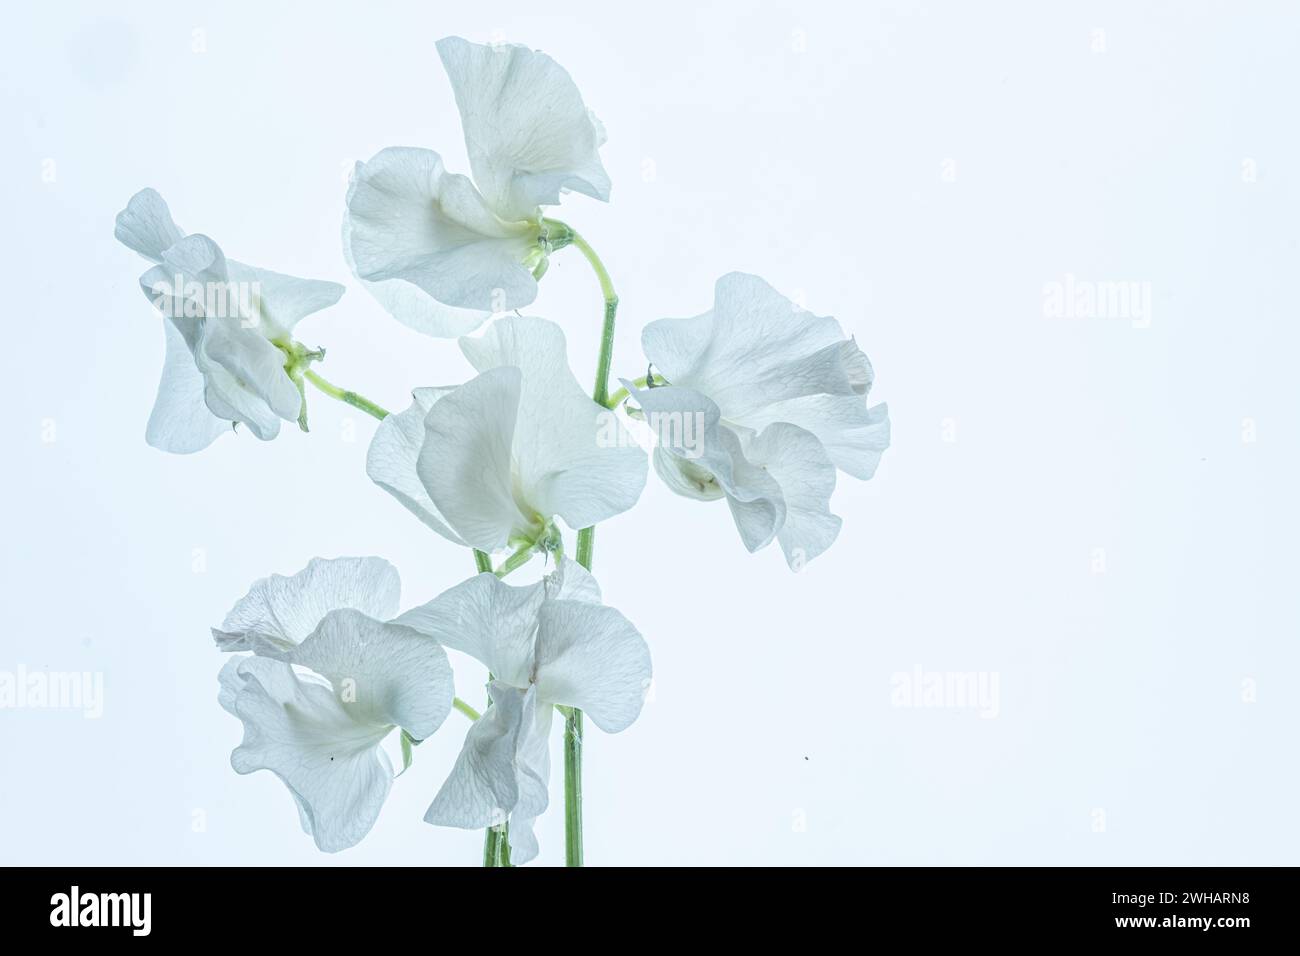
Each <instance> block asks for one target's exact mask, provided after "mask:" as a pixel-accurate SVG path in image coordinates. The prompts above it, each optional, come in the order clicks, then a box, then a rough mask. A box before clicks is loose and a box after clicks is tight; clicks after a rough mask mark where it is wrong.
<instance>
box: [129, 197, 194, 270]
mask: <svg viewBox="0 0 1300 956" xmlns="http://www.w3.org/2000/svg"><path fill="white" fill-rule="evenodd" d="M113 235H114V236H116V237H117V241H118V242H120V243H122V245H124V246H126V247H127V248H128V249H134V250H135V251H136V252H138V253H139V254H140V255H142V256H144V257H145V258H146V259H148V260H149V261H151V262H162V258H163V253H164V252H165V251H166V250H167V248H168V247H169V246H171V245H173V244H175V243H176V242H178V241H179V240H180V239H181V238H182V237H183V236H184V235H185V233H184V232H182V231H181V228H180V226H178V225H176V223H174V222H173V221H172V214H171V210H169V209H168V208H167V203H166V202H164V201H163V198H162V196H160V195H158V192H157V190H154V189H142V190H140V191H139V192H138V193H136V194H135V195H134V196H132V197H131V199H130V200H129V201H128V202H127V204H126V208H125V209H123V210H122V211H121V212H119V213H118V214H117V221H116V223H115V225H114V229H113Z"/></svg>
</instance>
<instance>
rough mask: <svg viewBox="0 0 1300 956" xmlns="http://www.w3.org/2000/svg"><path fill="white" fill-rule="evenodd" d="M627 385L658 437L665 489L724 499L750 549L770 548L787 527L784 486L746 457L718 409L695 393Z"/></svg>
mask: <svg viewBox="0 0 1300 956" xmlns="http://www.w3.org/2000/svg"><path fill="white" fill-rule="evenodd" d="M623 384H624V386H625V387H627V389H628V391H629V392H630V393H631V395H632V397H633V398H634V399H635V400H636V401H637V403H638V404H639V405H640V406H641V409H642V411H643V412H644V413H645V415H646V421H647V423H648V424H649V426H650V428H651V431H652V432H653V433H654V434H655V436H656V441H657V445H656V448H655V470H656V471H657V472H658V473H659V474H660V476H662V477H663V478H664V481H665V484H667V485H668V487H669V488H670V489H672V490H673V491H674V492H676V493H677V494H680V495H682V496H684V497H688V498H697V499H700V500H705V501H709V500H715V499H717V498H718V497H725V498H726V499H727V505H728V507H730V509H731V515H732V518H733V519H734V520H735V522H736V529H737V530H738V531H739V532H740V539H741V541H742V542H743V543H744V545H745V547H746V548H747V549H748V550H750V551H757V550H759V549H760V548H765V547H767V545H768V544H770V543H771V542H772V539H773V538H774V537H776V534H777V532H778V531H779V530H780V529H781V526H782V524H784V522H785V500H784V498H783V496H782V494H781V486H780V485H779V484H777V482H776V480H775V479H774V478H773V477H772V476H771V475H770V474H768V473H767V471H765V470H764V469H763V468H761V467H759V466H758V465H755V464H753V463H752V462H750V461H749V460H748V459H747V458H746V457H745V453H744V449H743V448H742V445H741V440H740V437H739V436H738V435H737V433H736V432H735V431H733V430H732V429H731V428H728V427H727V426H725V425H723V424H722V423H721V415H720V413H719V410H718V406H717V405H715V404H714V403H713V402H712V401H710V400H709V399H708V398H707V397H705V396H704V395H702V394H701V393H699V392H697V391H695V390H694V389H690V388H683V387H679V386H676V385H669V386H662V387H659V388H648V389H638V388H636V387H635V386H634V385H632V384H631V383H629V382H624V383H623Z"/></svg>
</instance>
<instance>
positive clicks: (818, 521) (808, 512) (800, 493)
mask: <svg viewBox="0 0 1300 956" xmlns="http://www.w3.org/2000/svg"><path fill="white" fill-rule="evenodd" d="M745 456H746V457H747V458H748V459H749V460H750V461H751V462H753V463H754V464H755V465H758V466H759V467H761V468H764V469H766V470H767V472H768V474H770V475H771V476H772V477H773V478H775V479H776V483H777V484H778V485H780V486H781V496H782V498H783V499H784V501H785V521H784V523H783V524H782V525H781V530H780V531H779V532H777V536H776V537H777V541H779V542H780V544H781V550H782V552H784V554H785V559H786V563H787V564H789V565H790V567H791V568H793V569H794V570H796V571H798V570H799V569H800V568H802V567H803V566H804V565H805V564H806V563H808V562H809V561H811V560H812V559H813V558H815V557H817V556H818V555H819V554H821V553H822V552H823V551H825V550H826V549H827V548H829V547H830V546H831V544H832V543H833V542H834V541H835V538H836V537H837V536H838V535H839V533H840V524H841V521H840V519H839V518H838V517H837V516H835V515H833V514H831V510H830V501H831V494H832V493H833V492H834V491H835V464H834V463H833V462H832V461H831V459H830V456H828V455H827V454H826V450H825V449H824V448H823V447H822V444H821V442H819V441H818V440H817V438H816V436H815V435H812V434H811V433H809V432H806V431H804V430H803V429H802V428H799V427H798V426H797V425H791V424H788V423H786V422H776V423H774V424H771V425H768V426H767V427H766V428H765V429H763V431H762V432H761V433H760V434H759V435H757V436H756V437H755V438H753V439H752V440H751V441H750V442H749V443H748V444H747V445H745Z"/></svg>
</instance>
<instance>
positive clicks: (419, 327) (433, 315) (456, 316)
mask: <svg viewBox="0 0 1300 956" xmlns="http://www.w3.org/2000/svg"><path fill="white" fill-rule="evenodd" d="M343 258H344V259H345V260H346V261H347V264H348V269H350V270H351V271H352V274H353V275H359V274H358V272H357V264H356V260H355V259H353V257H352V220H351V217H348V216H345V217H344V218H343ZM358 281H359V282H360V283H361V284H362V285H363V286H365V287H366V291H367V292H369V293H370V294H371V295H373V296H374V297H375V300H376V301H377V302H378V303H379V304H380V306H381V307H382V308H383V309H384V311H385V312H387V313H388V314H389V315H391V316H393V318H395V319H397V320H398V321H399V322H401V323H403V324H404V325H407V326H409V327H410V328H413V329H415V331H417V332H423V333H424V334H425V335H432V336H434V337H435V338H442V339H454V338H456V337H457V336H460V335H465V334H466V333H468V332H473V331H474V330H475V329H477V328H478V327H479V326H480V325H482V324H483V323H484V322H486V321H487V320H488V318H489V317H490V316H491V314H492V313H491V312H485V311H482V310H479V309H458V308H456V307H455V306H451V305H443V303H441V302H439V301H438V300H437V299H435V298H434V297H433V296H431V295H429V293H427V292H425V291H424V290H423V289H421V288H420V287H419V286H414V285H411V283H409V282H407V281H406V280H405V279H387V280H385V281H383V282H368V281H366V280H365V279H361V278H358Z"/></svg>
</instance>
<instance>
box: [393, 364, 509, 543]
mask: <svg viewBox="0 0 1300 956" xmlns="http://www.w3.org/2000/svg"><path fill="white" fill-rule="evenodd" d="M519 392H520V376H519V370H518V369H517V368H499V369H493V370H491V371H488V372H484V373H483V374H482V375H479V376H478V377H477V378H474V379H471V380H470V381H469V382H467V383H466V384H464V385H462V386H461V387H460V388H458V389H456V390H455V391H453V392H451V393H450V394H448V395H446V396H444V397H443V398H442V399H440V400H439V401H438V402H437V403H436V404H434V405H433V407H432V408H430V409H429V414H428V416H427V417H426V418H425V422H424V427H425V439H424V444H423V445H422V446H421V448H420V456H419V458H418V459H417V461H416V468H417V470H418V473H419V476H420V481H421V482H422V483H423V485H424V488H425V490H426V491H427V492H428V493H429V498H430V500H432V501H433V503H434V507H435V508H437V510H438V512H439V513H440V514H441V515H442V516H443V518H444V519H445V520H446V522H447V524H448V525H449V526H450V527H451V529H452V530H453V531H454V532H455V533H456V534H457V535H459V536H460V538H461V540H463V541H465V542H466V543H467V544H469V545H470V546H471V547H474V548H479V549H481V550H483V551H489V552H491V551H497V550H499V549H501V548H504V547H505V546H506V544H507V543H508V542H509V541H510V539H511V537H513V536H514V535H515V533H516V532H518V531H521V530H524V529H527V528H530V527H531V526H532V524H533V516H532V515H525V514H524V513H523V511H522V510H521V509H520V506H519V504H518V502H517V501H516V497H515V490H516V489H515V484H514V478H513V468H512V464H511V461H512V459H511V455H512V452H511V447H512V443H513V441H514V436H515V432H516V424H515V423H516V418H517V416H518V414H519Z"/></svg>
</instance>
